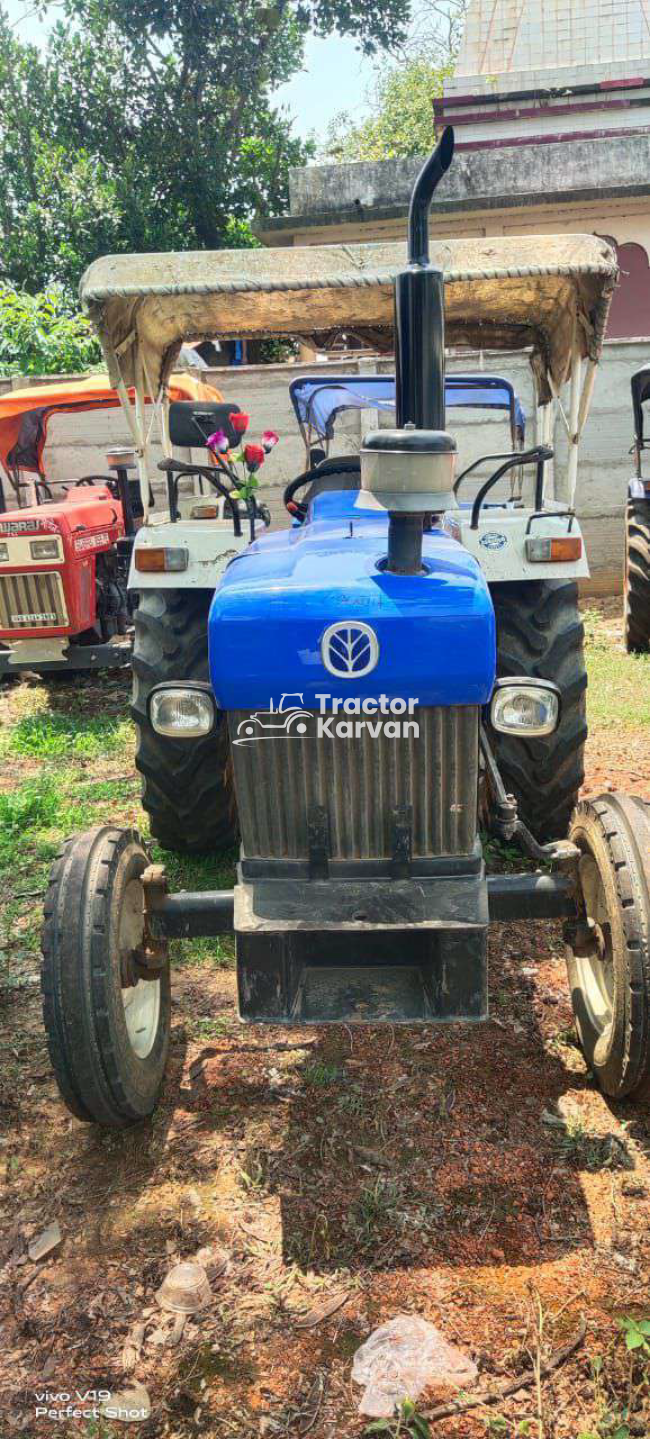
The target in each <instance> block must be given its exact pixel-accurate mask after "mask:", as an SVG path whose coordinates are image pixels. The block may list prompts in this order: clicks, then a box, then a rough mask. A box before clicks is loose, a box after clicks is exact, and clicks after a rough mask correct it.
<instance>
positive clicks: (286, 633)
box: [209, 490, 496, 709]
mask: <svg viewBox="0 0 650 1439" xmlns="http://www.w3.org/2000/svg"><path fill="white" fill-rule="evenodd" d="M367 505H368V502H367V498H366V497H364V496H363V495H362V494H360V492H359V491H354V490H341V491H333V492H324V493H322V494H320V495H317V496H316V498H315V499H314V501H313V502H312V504H311V505H310V508H309V514H308V517H307V520H306V522H305V524H304V525H301V526H300V527H299V528H295V529H289V530H278V531H276V532H275V533H271V534H266V535H263V536H262V537H261V538H260V539H258V540H256V541H255V543H254V544H252V545H250V546H249V547H248V549H246V550H244V551H243V553H242V554H241V555H240V556H238V557H237V558H236V559H235V560H233V561H232V562H231V564H230V565H229V566H228V568H227V570H226V571H225V574H224V575H223V577H222V579H221V582H220V584H219V586H218V588H217V590H216V592H215V596H214V600H213V603H212V609H211V612H210V622H209V650H210V674H211V679H212V685H213V688H214V692H215V696H216V699H217V702H218V704H219V705H220V706H221V707H222V708H223V709H255V708H257V707H268V705H269V702H270V701H273V702H274V703H275V704H277V702H278V701H279V700H280V697H281V695H282V694H283V693H287V692H292V693H298V694H302V696H303V704H304V705H305V706H306V707H307V708H318V707H319V700H318V699H317V696H318V695H322V694H324V693H326V694H330V695H333V696H339V695H340V696H343V697H344V698H345V697H348V696H349V697H354V698H359V699H369V698H378V697H379V696H381V695H385V696H387V698H389V699H396V698H397V699H414V700H417V701H418V703H420V704H426V705H460V704H485V703H487V701H488V700H489V698H490V696H491V694H492V689H493V686H494V679H495V667H496V644H495V621H494V610H493V606H492V601H491V599H490V594H489V591H488V588H487V584H486V582H485V579H484V577H483V574H482V572H481V570H480V568H479V566H478V564H477V562H476V560H475V559H474V558H473V556H471V555H470V554H468V552H467V551H466V550H464V549H463V548H462V546H461V545H459V544H458V543H457V541H455V540H453V539H452V538H451V537H450V536H448V535H446V534H443V533H442V531H440V530H435V531H432V532H431V533H430V534H427V535H425V539H424V549H423V559H424V564H425V566H426V574H424V575H416V576H398V575H392V574H388V573H386V572H385V571H382V569H381V568H380V565H381V561H382V560H383V559H384V557H385V555H386V549H387V531H388V517H387V515H386V513H385V512H383V511H377V510H375V509H373V508H370V507H367ZM355 622H356V623H360V624H361V625H369V626H370V627H371V630H372V632H373V633H374V635H375V636H376V640H377V642H378V646H379V656H378V659H377V663H376V664H375V666H374V668H372V669H371V670H370V671H369V672H367V673H365V674H363V673H362V674H359V673H355V672H353V673H350V674H344V675H334V674H332V673H330V672H328V670H327V669H326V667H325V665H324V663H323V656H322V651H321V642H322V641H323V637H324V635H325V632H326V631H327V629H328V627H329V626H331V625H333V624H338V623H341V624H343V625H349V626H350V627H351V628H352V629H354V626H355ZM330 653H331V651H330ZM364 654H366V658H367V651H365V650H364ZM359 668H360V666H359V665H357V669H359ZM361 668H363V667H362V666H361Z"/></svg>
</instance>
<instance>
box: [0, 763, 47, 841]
mask: <svg viewBox="0 0 650 1439" xmlns="http://www.w3.org/2000/svg"><path fill="white" fill-rule="evenodd" d="M58 806H59V794H58V791H57V788H56V786H55V785H54V784H53V783H52V782H51V781H49V780H48V779H46V778H43V779H40V780H39V781H38V782H32V781H28V782H27V783H26V784H23V785H19V786H18V788H17V789H13V790H8V791H3V792H2V793H0V828H1V829H2V831H3V836H4V837H5V838H6V837H7V836H8V835H14V836H15V835H16V834H17V833H18V834H21V835H23V834H24V833H25V831H27V830H33V829H44V828H46V827H47V826H48V825H50V824H53V823H54V821H55V820H56V818H57V811H58Z"/></svg>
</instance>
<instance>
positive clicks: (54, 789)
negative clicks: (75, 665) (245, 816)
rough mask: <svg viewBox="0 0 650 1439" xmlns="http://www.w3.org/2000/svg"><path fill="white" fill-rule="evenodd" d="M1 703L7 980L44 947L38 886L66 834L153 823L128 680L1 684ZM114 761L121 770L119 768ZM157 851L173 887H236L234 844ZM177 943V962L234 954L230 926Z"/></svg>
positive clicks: (1, 920) (1, 898)
mask: <svg viewBox="0 0 650 1439" xmlns="http://www.w3.org/2000/svg"><path fill="white" fill-rule="evenodd" d="M0 711H3V713H2V714H1V718H2V721H3V723H2V727H1V729H0V760H1V761H2V762H3V763H2V769H3V770H4V772H5V774H9V775H10V784H11V787H9V785H7V787H6V788H4V789H2V790H0V970H1V977H0V985H9V984H11V983H12V968H13V969H14V970H15V968H16V966H15V964H14V961H15V959H16V958H17V957H19V956H20V955H22V954H26V953H29V954H31V955H34V954H36V953H37V952H38V944H39V929H40V920H41V902H40V895H41V894H44V892H45V888H46V886H47V876H48V871H49V867H50V865H51V863H52V860H53V859H54V857H55V855H56V853H57V851H58V850H59V848H60V846H61V844H62V843H63V841H64V840H65V839H66V838H67V837H68V836H69V835H71V834H75V833H77V832H80V831H82V830H85V829H91V828H93V827H94V826H95V825H101V824H116V825H123V826H125V827H128V828H136V829H137V830H138V831H139V832H140V833H141V834H142V835H143V837H144V838H145V840H146V839H147V838H148V826H147V821H146V816H145V815H144V814H143V812H142V810H141V809H140V804H139V780H138V777H137V775H136V773H135V769H134V765H133V747H134V738H135V734H134V728H133V725H132V723H131V721H130V719H129V718H128V713H127V711H128V691H127V687H126V685H123V686H116V685H115V684H114V683H111V682H110V681H109V682H107V683H106V684H104V683H103V682H102V679H101V677H100V678H97V679H95V680H94V682H93V684H92V685H88V684H83V683H81V684H77V685H75V684H73V683H71V684H70V685H67V684H66V685H57V686H56V688H54V687H49V686H47V685H46V684H40V685H32V684H25V685H20V686H17V687H15V688H14V687H12V688H11V689H6V690H3V689H2V688H0ZM116 762H117V764H119V766H120V767H121V768H122V769H123V771H124V772H123V773H120V774H118V775H117V776H115V777H112V776H111V773H110V770H111V769H112V768H113V767H114V766H115V764H116ZM152 856H153V858H154V859H155V860H158V861H160V862H163V863H164V864H165V865H166V867H167V872H168V875H169V883H170V887H171V888H172V889H175V890H176V889H230V888H231V887H232V885H233V883H234V869H235V854H234V852H233V853H232V854H228V855H225V856H224V855H218V856H215V857H210V856H208V857H198V858H193V857H189V856H180V855H170V854H167V853H166V852H164V851H162V850H160V849H158V847H157V846H155V845H153V846H152ZM21 891H28V893H27V894H22V895H21ZM171 952H172V958H173V960H174V962H175V963H176V964H178V963H179V962H180V963H181V964H193V965H198V966H203V967H206V966H208V965H209V966H216V967H217V968H232V966H233V964H234V946H233V941H232V939H231V938H230V937H229V936H224V937H223V939H217V940H212V939H196V940H192V941H186V942H180V941H173V942H172V945H171ZM18 982H22V981H21V977H20V974H18Z"/></svg>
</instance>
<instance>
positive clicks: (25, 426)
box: [0, 374, 216, 478]
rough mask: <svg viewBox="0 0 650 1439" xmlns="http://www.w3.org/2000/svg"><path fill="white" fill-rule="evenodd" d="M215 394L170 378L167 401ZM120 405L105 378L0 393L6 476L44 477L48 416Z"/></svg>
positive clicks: (0, 450) (0, 456)
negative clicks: (23, 473) (21, 472)
mask: <svg viewBox="0 0 650 1439" xmlns="http://www.w3.org/2000/svg"><path fill="white" fill-rule="evenodd" d="M132 395H133V392H131V398H132ZM215 396H216V391H215V390H214V389H213V388H212V387H211V386H210V385H206V384H204V383H202V381H200V380H197V379H195V378H194V377H193V376H192V375H184V374H179V375H173V376H172V378H171V380H170V382H169V397H170V399H172V400H214V399H215ZM145 399H147V397H145ZM119 404H120V399H119V397H118V395H117V394H116V391H115V390H114V389H113V388H112V387H111V384H110V381H109V379H108V376H107V375H91V376H90V377H89V378H88V379H83V380H73V379H69V380H67V381H60V382H59V383H57V384H52V385H32V386H31V387H29V388H27V389H23V390H7V392H6V393H5V394H3V395H0V464H2V466H3V468H4V470H5V471H6V472H7V474H15V472H16V471H18V470H26V471H30V472H32V473H34V474H37V475H40V476H41V477H42V478H44V471H43V451H44V449H45V445H46V443H47V428H48V424H49V422H50V420H51V418H52V415H60V414H73V413H76V412H77V411H79V410H104V409H111V408H114V407H115V406H117V405H119Z"/></svg>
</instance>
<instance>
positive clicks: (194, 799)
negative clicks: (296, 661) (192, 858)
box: [131, 590, 238, 854]
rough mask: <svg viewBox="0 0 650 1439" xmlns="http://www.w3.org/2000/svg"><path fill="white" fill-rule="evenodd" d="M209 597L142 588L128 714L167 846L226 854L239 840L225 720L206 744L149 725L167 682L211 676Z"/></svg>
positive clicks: (146, 791)
mask: <svg viewBox="0 0 650 1439" xmlns="http://www.w3.org/2000/svg"><path fill="white" fill-rule="evenodd" d="M211 599H212V592H211V591H209V590H142V591H141V593H140V602H139V605H138V608H137V610H136V611H135V615H134V625H135V637H134V645H133V702H132V706H131V713H132V715H133V718H134V719H135V723H136V730H137V741H136V751H135V763H136V767H137V769H138V770H139V771H140V774H141V776H142V805H143V808H144V809H145V810H146V811H147V814H148V815H149V824H150V828H151V833H152V835H153V837H154V839H157V840H158V843H159V844H160V845H162V847H163V849H171V850H179V851H181V852H186V853H190V854H201V853H202V852H206V851H214V850H218V849H229V848H230V847H231V846H232V845H234V844H236V843H237V840H238V825H237V807H236V801H235V790H234V783H233V773H232V758H231V753H230V740H229V737H228V727H227V723H226V718H225V715H222V716H220V720H219V724H218V727H217V730H216V733H214V734H211V735H208V736H206V737H205V738H203V739H192V740H177V739H168V738H166V737H165V736H164V735H159V734H156V732H155V730H154V729H153V728H152V726H151V724H150V721H149V716H148V713H147V701H148V698H149V694H150V692H151V690H152V689H153V688H154V686H155V685H157V684H162V683H163V682H164V681H172V682H173V681H177V682H178V683H179V684H180V683H182V681H183V680H207V679H208V678H209V673H208V614H209V610H210V602H211Z"/></svg>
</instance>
